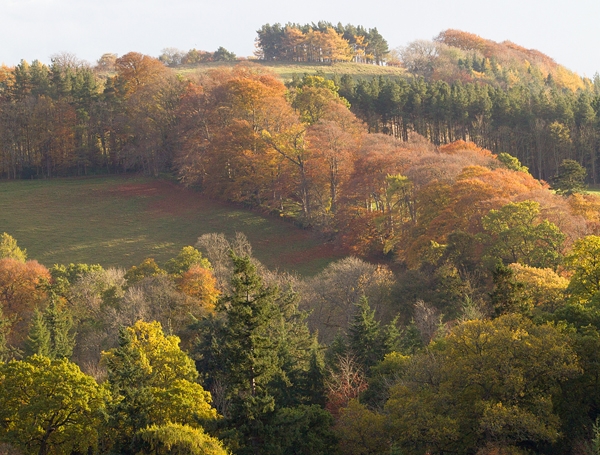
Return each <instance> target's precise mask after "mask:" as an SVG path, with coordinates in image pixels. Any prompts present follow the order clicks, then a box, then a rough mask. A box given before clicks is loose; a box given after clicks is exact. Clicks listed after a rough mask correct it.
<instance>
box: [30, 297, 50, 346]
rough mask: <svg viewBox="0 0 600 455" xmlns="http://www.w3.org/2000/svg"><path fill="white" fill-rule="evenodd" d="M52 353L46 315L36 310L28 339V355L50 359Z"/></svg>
mask: <svg viewBox="0 0 600 455" xmlns="http://www.w3.org/2000/svg"><path fill="white" fill-rule="evenodd" d="M51 352H52V346H51V342H50V330H49V329H48V324H46V318H45V317H44V313H43V312H41V311H40V310H38V309H37V308H36V310H35V313H34V315H33V319H32V321H31V327H30V329H29V336H28V337H27V342H26V353H27V354H28V355H33V354H38V355H43V356H45V357H50V353H51Z"/></svg>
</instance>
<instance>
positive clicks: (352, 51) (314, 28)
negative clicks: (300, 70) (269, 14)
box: [256, 21, 389, 65]
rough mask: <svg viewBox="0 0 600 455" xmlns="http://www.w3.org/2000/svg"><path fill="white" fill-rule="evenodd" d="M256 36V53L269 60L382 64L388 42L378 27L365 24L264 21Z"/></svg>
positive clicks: (384, 59) (386, 52) (387, 50)
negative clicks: (265, 22) (369, 27)
mask: <svg viewBox="0 0 600 455" xmlns="http://www.w3.org/2000/svg"><path fill="white" fill-rule="evenodd" d="M257 33H258V36H257V38H256V45H257V48H258V50H257V56H258V57H259V58H260V59H262V60H266V61H288V62H318V63H335V62H346V61H353V62H357V63H373V64H376V65H381V64H383V63H384V62H385V61H386V57H387V55H388V53H389V49H388V43H387V41H386V40H385V39H384V38H383V36H381V34H380V33H379V32H378V31H377V28H372V29H368V30H367V29H366V28H364V27H363V26H362V25H359V26H354V25H351V24H347V25H345V26H344V25H342V24H341V23H339V24H337V25H333V24H331V23H330V22H323V21H319V22H318V23H316V24H315V23H312V24H305V25H300V24H294V23H287V24H285V26H282V25H281V24H279V23H277V24H273V25H270V24H265V25H263V26H262V27H261V28H260V29H259V30H258V31H257Z"/></svg>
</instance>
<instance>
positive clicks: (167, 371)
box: [103, 321, 217, 453]
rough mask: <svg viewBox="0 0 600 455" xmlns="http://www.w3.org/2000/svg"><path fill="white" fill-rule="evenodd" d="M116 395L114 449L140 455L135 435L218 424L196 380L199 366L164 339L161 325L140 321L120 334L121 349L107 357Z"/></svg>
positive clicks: (171, 338)
mask: <svg viewBox="0 0 600 455" xmlns="http://www.w3.org/2000/svg"><path fill="white" fill-rule="evenodd" d="M103 362H104V364H105V365H106V367H107V369H108V382H109V384H110V388H111V391H112V395H113V404H112V405H111V408H110V421H109V428H110V430H111V431H112V432H113V434H114V435H115V436H114V438H113V450H117V451H119V452H120V453H135V451H136V450H137V449H138V448H139V447H138V446H137V445H136V435H137V433H138V432H139V431H140V430H143V429H144V428H146V427H148V426H149V425H152V424H156V425H165V424H167V423H168V422H172V423H180V424H186V425H191V426H194V427H200V424H201V423H202V422H205V421H210V420H214V419H215V418H216V416H217V413H216V410H215V409H214V408H212V406H211V404H210V401H211V396H210V393H208V392H206V391H205V390H204V389H203V388H202V386H200V385H199V384H197V383H196V382H195V380H196V379H197V377H198V372H197V371H196V368H195V366H194V362H193V361H192V360H191V359H190V358H189V357H188V356H187V355H186V354H185V353H184V352H183V351H182V350H181V349H180V348H179V338H177V337H176V336H165V335H164V333H163V331H162V328H161V326H160V324H159V323H158V322H152V323H146V322H142V321H138V322H137V323H136V324H134V325H133V326H132V327H127V328H125V329H123V330H122V331H121V334H120V337H119V346H118V347H117V348H114V349H111V350H110V351H108V352H105V353H103Z"/></svg>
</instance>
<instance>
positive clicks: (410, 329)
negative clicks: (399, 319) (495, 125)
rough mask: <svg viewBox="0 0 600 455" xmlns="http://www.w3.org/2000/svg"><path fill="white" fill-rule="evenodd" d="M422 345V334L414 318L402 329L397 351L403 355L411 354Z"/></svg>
mask: <svg viewBox="0 0 600 455" xmlns="http://www.w3.org/2000/svg"><path fill="white" fill-rule="evenodd" d="M422 347H423V336H422V335H421V331H420V330H419V328H418V327H417V324H416V323H415V320H414V319H411V321H410V323H409V324H408V325H407V326H406V327H405V328H404V330H402V336H401V338H400V340H399V343H398V351H399V352H400V353H401V354H404V355H413V354H414V353H415V352H417V351H418V350H419V349H420V348H422Z"/></svg>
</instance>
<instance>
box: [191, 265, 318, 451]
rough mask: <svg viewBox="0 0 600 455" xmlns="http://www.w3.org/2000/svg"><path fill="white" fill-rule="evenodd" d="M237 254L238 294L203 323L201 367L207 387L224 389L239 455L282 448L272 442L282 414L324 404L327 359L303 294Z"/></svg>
mask: <svg viewBox="0 0 600 455" xmlns="http://www.w3.org/2000/svg"><path fill="white" fill-rule="evenodd" d="M231 258H232V260H233V264H234V273H233V278H232V280H231V292H230V294H229V295H226V296H224V297H222V298H221V299H220V300H219V302H218V304H217V310H218V313H219V314H218V316H217V317H213V318H210V319H207V320H205V321H204V324H200V325H199V329H200V330H202V332H203V333H201V338H200V343H199V345H198V347H199V349H198V351H197V352H198V354H199V357H200V361H199V362H198V365H199V367H200V369H201V370H202V371H201V372H202V373H203V375H204V377H205V378H207V380H206V381H205V382H206V383H207V385H209V386H210V385H213V386H219V387H217V388H215V390H216V389H220V390H219V391H218V395H219V397H218V398H217V399H218V403H219V406H220V404H221V403H224V405H223V406H222V407H221V406H220V407H221V409H222V410H223V413H224V417H225V422H224V424H225V426H227V427H229V429H230V430H233V433H234V434H235V436H232V438H233V439H235V440H236V442H235V444H236V445H237V446H238V447H239V448H238V450H237V451H236V453H238V454H257V453H261V454H263V455H265V454H269V453H279V452H277V451H276V450H275V449H273V450H271V449H270V448H268V447H266V446H265V444H266V442H267V441H268V440H269V438H271V437H272V436H273V431H276V429H275V428H274V425H275V426H276V416H277V415H280V414H278V413H279V412H280V411H281V412H284V411H282V410H286V409H287V410H288V411H289V410H298V409H299V408H301V407H303V406H304V407H306V405H312V404H322V403H323V401H324V398H323V396H324V386H323V370H324V366H323V360H322V356H321V353H320V349H319V345H318V343H317V341H316V339H315V338H314V337H312V336H311V335H310V332H309V331H308V328H307V327H306V322H305V319H306V315H305V314H303V313H302V312H300V311H299V310H298V307H297V297H296V295H295V294H293V293H291V292H282V291H280V290H279V288H278V287H271V286H266V285H265V284H264V283H263V280H262V278H261V277H260V275H259V274H258V273H257V270H256V267H255V266H254V265H253V264H252V262H251V260H250V258H249V257H247V256H246V257H239V256H237V255H235V254H234V253H231ZM223 388H224V389H225V390H223ZM216 395H217V393H213V396H216ZM285 412H287V411H285ZM290 412H292V411H290ZM293 412H296V411H293ZM298 412H300V411H298ZM290 431H291V430H290ZM298 431H300V430H298ZM233 433H230V434H233Z"/></svg>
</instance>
